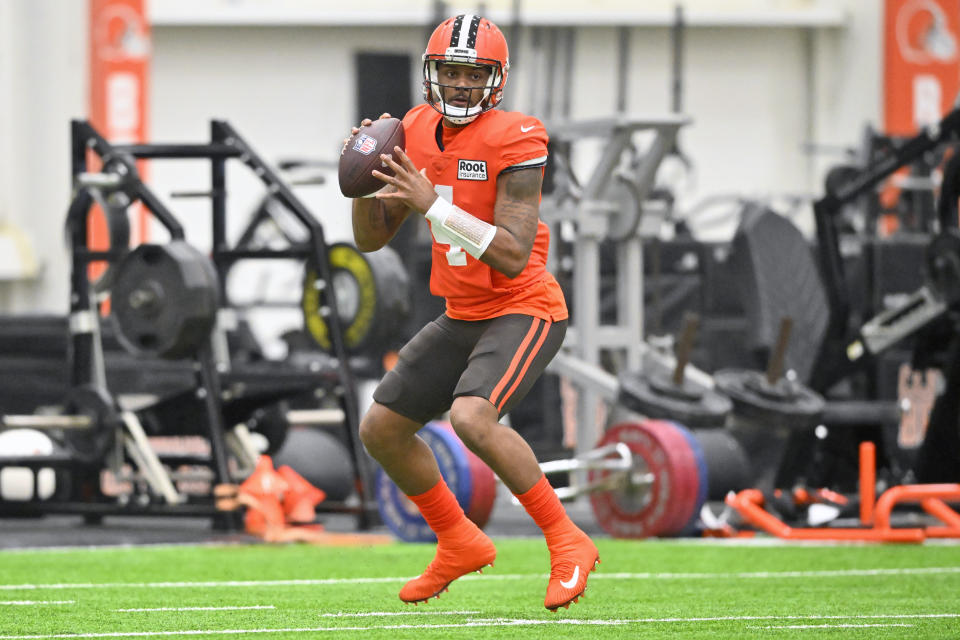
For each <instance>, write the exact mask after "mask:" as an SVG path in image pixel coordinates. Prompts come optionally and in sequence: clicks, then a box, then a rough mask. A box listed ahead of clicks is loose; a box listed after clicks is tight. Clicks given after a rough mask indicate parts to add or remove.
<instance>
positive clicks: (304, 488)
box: [277, 465, 327, 524]
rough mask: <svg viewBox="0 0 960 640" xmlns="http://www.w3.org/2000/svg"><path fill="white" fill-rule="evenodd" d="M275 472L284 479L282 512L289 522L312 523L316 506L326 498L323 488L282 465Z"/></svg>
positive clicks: (315, 514) (315, 513)
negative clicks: (284, 491)
mask: <svg viewBox="0 0 960 640" xmlns="http://www.w3.org/2000/svg"><path fill="white" fill-rule="evenodd" d="M277 473H279V474H280V476H281V477H282V478H283V479H284V480H285V481H286V483H287V486H288V489H287V491H286V493H284V494H283V513H284V515H285V516H286V519H287V522H289V523H291V524H308V523H312V522H313V521H314V519H315V518H316V516H317V512H316V506H317V505H318V504H320V503H321V502H323V501H324V500H326V499H327V494H326V493H325V492H324V491H323V489H318V488H317V487H315V486H313V485H312V484H310V483H309V482H308V481H307V479H306V478H304V477H303V476H301V475H300V474H299V473H297V472H296V471H294V470H293V468H291V467H289V466H287V465H283V466H282V467H280V468H279V469H277Z"/></svg>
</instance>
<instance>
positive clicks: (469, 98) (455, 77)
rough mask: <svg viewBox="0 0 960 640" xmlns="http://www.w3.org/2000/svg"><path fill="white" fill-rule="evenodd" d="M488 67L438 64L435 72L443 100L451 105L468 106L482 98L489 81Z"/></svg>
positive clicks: (473, 104) (489, 70) (489, 71)
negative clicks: (440, 86)
mask: <svg viewBox="0 0 960 640" xmlns="http://www.w3.org/2000/svg"><path fill="white" fill-rule="evenodd" d="M490 73H491V69H490V67H486V66H479V67H474V66H471V65H466V64H443V63H441V64H439V65H437V74H438V75H439V76H440V77H439V80H440V84H441V85H443V87H442V88H441V91H442V92H443V101H444V102H446V103H447V104H449V105H450V106H453V107H461V108H469V107H473V106H475V105H476V104H477V103H478V102H480V101H481V100H482V99H483V89H484V87H486V86H487V82H489V81H490Z"/></svg>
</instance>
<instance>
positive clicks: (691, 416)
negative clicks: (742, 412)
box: [617, 371, 733, 428]
mask: <svg viewBox="0 0 960 640" xmlns="http://www.w3.org/2000/svg"><path fill="white" fill-rule="evenodd" d="M619 381H620V385H619V392H618V397H617V403H619V404H622V405H623V406H625V407H627V408H628V409H630V410H631V411H635V412H637V413H639V414H642V415H644V416H647V417H648V418H655V419H659V420H675V421H677V422H680V423H682V424H684V425H687V426H688V427H690V428H709V427H722V426H723V425H724V424H725V423H726V420H727V416H728V415H729V414H730V412H731V410H732V409H733V405H732V403H731V402H730V399H729V398H727V397H726V396H724V395H722V394H719V393H717V392H716V391H714V390H712V389H708V388H706V387H703V386H701V385H697V384H696V383H694V382H692V381H690V380H684V382H683V384H682V385H674V384H673V382H672V381H671V380H670V379H668V378H667V377H665V376H659V375H657V374H655V373H654V374H648V373H646V372H644V371H628V372H626V373H623V374H621V375H620V378H619Z"/></svg>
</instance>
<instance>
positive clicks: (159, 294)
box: [110, 240, 219, 359]
mask: <svg viewBox="0 0 960 640" xmlns="http://www.w3.org/2000/svg"><path fill="white" fill-rule="evenodd" d="M110 299H111V307H110V311H111V314H112V316H113V318H114V320H115V322H116V326H117V337H118V338H119V340H120V342H121V344H123V346H124V347H125V348H126V349H127V350H129V351H130V352H131V353H133V354H135V355H137V356H141V357H157V358H170V359H176V358H183V357H187V356H189V355H192V354H194V353H197V352H198V351H199V349H200V347H201V345H202V344H203V343H204V342H205V341H206V340H207V339H208V338H209V336H210V332H211V331H212V330H213V325H214V323H215V321H216V314H217V309H218V308H219V287H218V283H217V274H216V272H215V271H214V269H213V265H212V264H211V263H210V260H209V259H208V258H207V257H206V256H204V255H203V254H202V253H200V252H199V251H197V250H196V249H194V248H193V247H191V246H190V245H188V244H187V243H186V242H184V241H182V240H174V241H173V242H170V243H167V244H142V245H140V246H138V247H137V248H136V249H134V250H133V251H131V252H130V253H129V254H127V255H126V256H124V258H123V259H122V260H121V261H120V263H119V264H118V265H117V268H116V274H115V276H114V282H113V286H112V287H111V289H110Z"/></svg>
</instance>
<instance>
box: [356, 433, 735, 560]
mask: <svg viewBox="0 0 960 640" xmlns="http://www.w3.org/2000/svg"><path fill="white" fill-rule="evenodd" d="M419 435H420V436H421V437H422V438H423V439H424V440H425V441H426V442H427V444H428V445H429V446H430V448H431V450H432V451H433V453H434V455H435V456H436V458H437V463H438V465H439V467H440V473H441V475H442V476H443V477H444V480H445V481H446V482H447V484H448V485H449V486H450V488H451V490H452V491H453V492H454V495H455V496H456V497H457V501H458V502H459V503H460V505H461V507H463V510H464V513H465V514H466V515H467V517H469V518H470V519H471V520H473V521H474V522H475V523H476V524H477V525H478V526H480V527H483V526H484V525H485V524H486V523H487V521H488V520H489V518H490V514H491V511H492V508H493V504H494V500H495V497H496V487H497V485H496V479H495V477H494V475H493V472H492V471H491V470H490V468H489V467H487V466H486V465H485V464H484V463H483V462H482V461H480V460H479V458H477V457H476V456H475V455H474V454H473V453H471V452H470V451H469V450H468V449H467V448H466V446H465V445H463V443H462V442H460V440H459V438H457V436H456V434H455V433H454V432H453V429H452V427H450V425H449V424H448V423H442V422H430V423H427V425H425V426H424V428H423V429H421V431H420V432H419ZM726 462H727V460H726V459H719V460H714V461H708V460H707V459H706V455H705V450H704V448H702V447H701V446H700V445H699V444H698V442H697V439H696V435H695V434H694V433H691V432H690V431H689V430H687V429H686V427H684V426H682V425H680V424H678V423H675V422H669V421H666V420H649V419H640V420H625V421H623V422H620V423H618V424H615V425H613V426H612V427H611V428H610V429H608V430H607V431H606V433H605V434H604V436H603V437H602V438H601V439H600V441H599V442H598V443H597V446H596V447H595V448H594V449H592V450H590V451H587V452H585V453H583V454H581V455H579V456H576V457H573V458H569V459H562V460H552V461H548V462H544V463H542V464H541V465H540V468H541V470H542V471H543V472H544V474H546V475H555V474H560V473H569V472H573V471H586V472H587V481H586V482H585V483H583V484H571V485H569V486H566V487H558V488H557V489H555V490H556V492H557V495H558V497H560V498H561V499H562V500H571V499H574V498H578V497H580V496H584V495H587V496H589V499H590V503H591V507H592V510H593V515H594V517H595V519H596V520H597V523H598V524H599V525H600V526H601V527H602V528H603V529H604V530H605V531H606V532H607V533H609V534H610V535H612V536H614V537H618V538H647V537H654V536H672V535H679V534H681V533H685V532H688V531H689V530H690V529H691V528H692V525H693V524H695V523H696V521H697V518H698V516H699V513H700V510H701V508H702V506H703V504H704V502H705V501H706V499H707V496H708V484H709V477H708V476H709V470H708V467H709V466H710V465H711V464H719V465H721V466H722V465H723V464H725V463H726ZM571 477H574V476H573V475H571ZM375 487H376V490H375V493H376V497H377V504H378V507H379V510H380V515H381V518H382V519H383V522H384V524H385V525H386V526H387V528H388V529H390V531H391V532H392V533H393V534H394V535H395V536H396V537H397V538H399V539H401V540H405V541H408V542H425V541H432V540H435V539H436V538H435V537H434V535H433V532H432V531H430V528H429V527H428V526H427V524H426V521H425V520H424V519H423V517H422V516H421V515H420V513H419V511H418V510H417V507H416V505H414V504H413V503H412V502H411V501H410V500H409V499H408V498H407V497H406V496H405V495H404V494H403V493H402V492H401V491H400V490H399V488H397V486H396V485H395V484H394V483H393V481H392V480H390V478H389V477H387V475H386V474H385V473H384V472H383V470H382V469H380V470H378V471H377V474H376V480H375ZM515 502H516V501H515Z"/></svg>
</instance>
